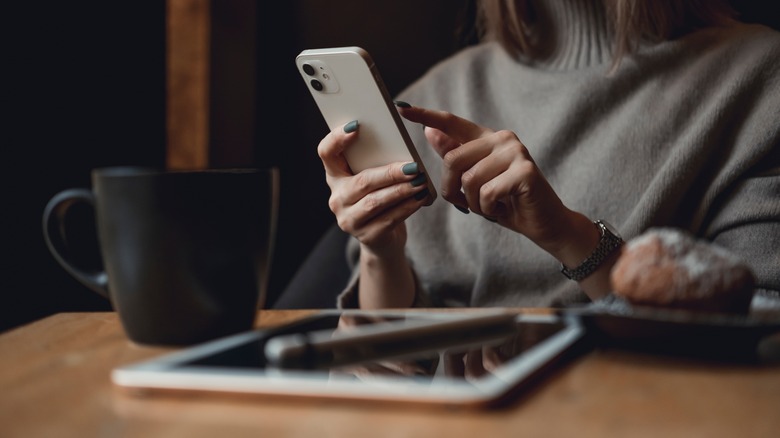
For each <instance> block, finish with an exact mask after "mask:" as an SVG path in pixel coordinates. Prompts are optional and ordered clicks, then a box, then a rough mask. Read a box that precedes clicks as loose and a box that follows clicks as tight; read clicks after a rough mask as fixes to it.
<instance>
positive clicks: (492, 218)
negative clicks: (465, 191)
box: [482, 216, 498, 222]
mask: <svg viewBox="0 0 780 438" xmlns="http://www.w3.org/2000/svg"><path fill="white" fill-rule="evenodd" d="M482 217H484V218H485V219H487V220H489V221H490V222H498V219H496V218H494V217H490V216H482Z"/></svg>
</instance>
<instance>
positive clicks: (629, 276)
mask: <svg viewBox="0 0 780 438" xmlns="http://www.w3.org/2000/svg"><path fill="white" fill-rule="evenodd" d="M610 280H611V284H612V289H613V292H614V294H615V295H616V296H619V297H622V298H624V299H626V300H627V301H629V302H630V303H631V304H635V305H646V306H661V307H671V308H684V309H688V310H702V311H712V312H740V313H745V312H747V311H748V310H749V307H750V301H751V299H752V297H753V290H754V287H755V277H754V275H753V273H752V271H751V270H750V268H749V267H748V266H747V265H745V264H744V263H743V262H742V261H741V260H739V259H738V258H737V257H736V256H734V255H733V254H731V253H729V252H727V251H725V250H724V249H721V248H719V247H717V246H715V245H713V244H711V243H709V242H706V241H699V240H696V239H695V238H694V237H692V236H691V235H689V234H687V233H685V232H684V231H681V230H677V229H672V228H654V229H650V230H648V231H647V232H645V233H644V234H642V235H640V236H638V237H636V238H634V239H632V240H630V241H629V242H627V243H626V244H625V245H624V246H623V248H622V249H621V254H620V257H619V258H618V260H617V262H616V264H615V266H614V267H613V269H612V272H611V274H610Z"/></svg>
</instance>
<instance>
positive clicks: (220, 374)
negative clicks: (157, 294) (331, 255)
mask: <svg viewBox="0 0 780 438" xmlns="http://www.w3.org/2000/svg"><path fill="white" fill-rule="evenodd" d="M458 318H461V319H462V321H457V324H458V326H459V327H460V326H463V327H467V326H465V325H463V324H466V323H467V321H466V319H467V318H473V317H472V316H463V315H454V314H451V313H450V314H446V313H445V314H429V313H422V312H415V313H410V314H395V313H389V312H388V313H363V312H344V313H339V312H334V313H326V314H320V315H315V316H313V317H309V318H306V319H304V320H302V321H298V322H296V323H294V324H291V325H288V326H284V327H281V328H278V329H274V330H258V331H254V332H251V333H245V334H241V335H237V336H233V337H229V338H226V339H223V340H219V341H215V342H211V343H208V344H205V345H202V346H198V347H195V348H190V349H186V350H184V351H182V352H178V353H175V354H172V355H169V356H166V357H163V358H158V359H153V360H151V361H148V362H145V363H142V364H136V365H131V366H126V367H122V368H120V369H117V370H115V372H114V374H113V378H114V382H115V383H116V384H118V385H120V386H127V387H141V388H168V389H184V390H187V389H194V390H197V389H200V390H209V391H228V392H236V391H237V392H250V393H251V392H254V393H258V394H284V395H300V396H317V397H335V398H353V399H354V398H358V399H363V400H365V399H376V400H400V401H418V402H419V401H422V402H434V403H440V404H441V403H443V404H484V403H489V402H490V401H494V400H497V399H499V398H501V397H502V396H503V395H505V394H507V393H509V392H510V391H511V390H512V389H514V388H517V387H519V386H520V385H521V384H522V383H530V382H531V381H532V380H533V378H534V377H536V376H537V375H540V373H541V371H544V370H545V369H547V368H548V367H549V365H551V364H552V363H554V362H555V361H556V359H558V358H561V357H562V356H563V353H565V352H567V351H569V350H571V347H572V346H574V344H575V343H576V342H577V341H578V340H580V338H581V337H582V334H583V331H582V329H581V327H580V326H579V325H578V324H577V323H576V321H574V320H569V319H565V318H563V317H560V316H553V315H512V319H511V320H509V321H510V322H509V324H510V326H509V327H510V329H509V330H507V325H506V324H504V325H501V326H499V325H496V326H495V327H494V328H493V329H491V328H489V327H482V328H481V329H480V330H471V329H468V328H466V329H462V330H461V331H460V332H458V331H457V330H455V331H452V330H446V331H444V333H452V335H446V336H444V337H442V338H440V339H438V342H431V340H432V339H436V338H435V336H436V335H437V333H441V330H438V331H430V327H433V326H435V325H438V324H440V323H441V322H443V321H448V320H453V321H455V320H457V319H458ZM429 324H432V325H429ZM404 325H408V326H410V327H412V328H413V330H412V333H418V335H417V338H419V339H413V338H405V339H403V340H402V342H401V344H403V345H409V344H410V339H411V341H412V342H411V344H414V348H406V349H396V350H392V349H390V350H388V349H387V348H385V347H386V346H387V345H388V344H386V343H385V344H382V345H381V346H382V348H380V349H379V350H380V351H392V354H387V355H385V356H382V355H379V356H377V355H376V354H375V353H376V351H375V350H376V349H374V350H367V347H366V345H367V344H366V343H365V342H362V343H360V342H352V341H351V342H350V345H351V346H353V348H352V350H350V353H351V354H350V356H349V357H350V360H331V361H318V362H316V364H315V365H312V364H304V365H301V364H298V365H297V366H296V365H295V364H293V365H292V366H290V364H289V363H288V364H282V365H280V364H279V363H278V361H275V360H269V356H268V354H267V353H268V352H267V347H268V345H269V342H273V341H272V340H274V339H284V337H288V338H290V337H291V336H292V338H291V339H295V337H299V338H301V339H305V340H306V341H307V342H309V341H311V342H312V343H313V344H314V343H315V341H313V340H316V339H317V336H319V337H322V339H340V338H339V337H342V338H343V337H344V336H353V334H355V333H357V334H362V333H365V332H368V330H367V329H368V328H369V327H372V326H375V332H376V331H377V330H379V329H380V328H382V330H381V333H388V331H387V330H385V329H384V327H391V328H392V330H396V329H398V328H399V327H401V328H403V326H404ZM496 327H497V328H500V330H498V329H497V328H496ZM423 330H429V331H428V332H425V331H423ZM490 330H493V332H490ZM474 332H479V333H476V334H475V333H474ZM432 334H433V335H432ZM477 334H479V336H477ZM396 338H397V337H394V338H393V339H396ZM399 339H400V338H399ZM383 342H385V341H383ZM396 344H397V343H396ZM305 345H306V348H307V349H311V348H312V347H311V345H309V344H308V343H306V344H305ZM317 345H319V344H317ZM355 345H357V347H354V346H355ZM393 345H395V344H393ZM331 350H332V349H331ZM331 350H329V351H331ZM333 351H335V350H333ZM337 353H338V351H337ZM372 354H373V356H372ZM337 356H338V354H336V355H330V356H328V357H329V358H330V359H333V358H334V357H337ZM361 357H367V358H368V359H361Z"/></svg>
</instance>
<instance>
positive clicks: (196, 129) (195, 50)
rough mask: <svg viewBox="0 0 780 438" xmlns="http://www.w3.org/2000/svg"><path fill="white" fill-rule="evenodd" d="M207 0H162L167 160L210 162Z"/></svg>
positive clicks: (195, 165) (174, 164) (182, 164)
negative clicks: (165, 16)
mask: <svg viewBox="0 0 780 438" xmlns="http://www.w3.org/2000/svg"><path fill="white" fill-rule="evenodd" d="M210 9H211V8H210V0H167V12H166V14H167V18H166V21H167V25H166V40H167V42H166V86H167V87H166V88H167V91H166V102H167V106H166V125H167V148H166V149H167V150H166V166H167V167H168V168H169V169H203V168H207V167H209V164H210V163H209V135H210V134H209V105H210V101H209V93H210V87H209V80H210V71H209V66H210V38H211V35H210V34H211V20H210V15H211V12H210Z"/></svg>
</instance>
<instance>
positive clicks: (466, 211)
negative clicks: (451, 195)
mask: <svg viewBox="0 0 780 438" xmlns="http://www.w3.org/2000/svg"><path fill="white" fill-rule="evenodd" d="M452 206H453V207H455V208H457V209H458V211H459V212H461V213H463V214H469V213H470V212H469V209H468V208H463V207H461V206H460V205H455V204H452Z"/></svg>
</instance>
